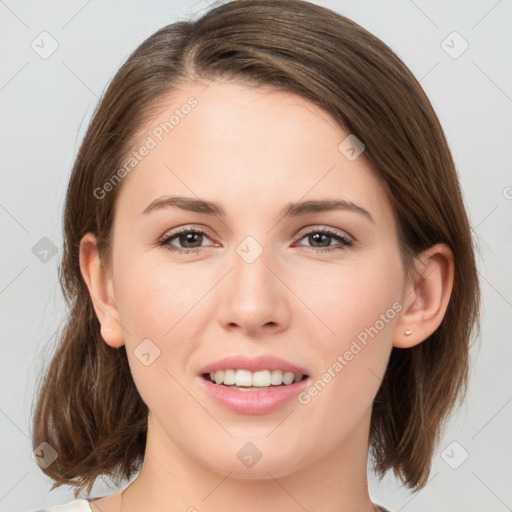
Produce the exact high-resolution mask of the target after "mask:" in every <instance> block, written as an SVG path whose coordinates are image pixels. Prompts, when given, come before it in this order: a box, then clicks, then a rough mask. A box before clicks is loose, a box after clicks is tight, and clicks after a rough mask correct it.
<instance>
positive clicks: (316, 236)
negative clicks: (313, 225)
mask: <svg viewBox="0 0 512 512" xmlns="http://www.w3.org/2000/svg"><path fill="white" fill-rule="evenodd" d="M310 236H311V237H312V238H313V240H314V241H315V242H318V243H320V244H321V247H328V246H329V243H324V242H325V241H326V240H327V242H329V240H328V239H329V238H330V237H329V235H324V234H323V233H314V234H313V235H310ZM321 238H323V239H324V240H323V242H322V241H321V240H319V239H321Z"/></svg>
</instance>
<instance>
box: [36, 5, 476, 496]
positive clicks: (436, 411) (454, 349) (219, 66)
mask: <svg viewBox="0 0 512 512" xmlns="http://www.w3.org/2000/svg"><path fill="white" fill-rule="evenodd" d="M221 78H222V79H224V78H225V79H233V80H238V81H240V80H242V81H244V82H247V83H251V84H254V85H256V86H260V85H261V86H264V85H267V86H272V87H275V88H276V89H280V90H283V91H288V92H292V93H295V94H298V95H300V96H302V97H304V98H306V99H308V100H310V101H312V102H313V103H315V104H316V105H318V106H320V107H321V108H323V109H325V110H326V111H327V112H329V113H330V114H331V115H332V116H334V118H335V119H337V120H338V122H339V124H340V126H341V127H342V128H343V129H344V130H345V131H347V132H348V133H352V134H355V135H356V136H357V138H358V139H360V140H361V141H362V142H363V143H364V144H365V146H366V149H365V153H364V155H365V158H366V159H367V161H368V162H370V164H371V166H372V167H373V169H374V171H375V173H376V175H377V176H378V177H379V178H380V180H381V182H382V184H383V186H384V188H385V190H386V191H387V193H388V195H389V199H390V202H391V205H392V208H393V211H394V214H395V216H396V219H397V224H398V229H399V237H400V245H401V253H402V255H403V257H404V262H405V264H406V265H405V267H406V269H410V268H411V266H410V263H411V261H412V260H411V258H412V257H413V256H414V255H417V254H419V252H421V251H423V250H425V249H427V248H429V247H431V246H432V245H434V244H436V243H438V242H442V243H446V244H447V245H448V246H449V247H450V248H451V249H452V251H453V254H454V260H455V276H454V286H453V291H452V295H451V298H450V302H449V305H448V309H447V312H446V315H445V317H444V319H443V321H442V323H441V325H440V326H439V328H438V329H437V330H436V331H435V332H434V333H433V334H432V335H431V336H430V337H429V338H428V339H427V340H425V342H423V343H420V344H418V345H416V346H414V347H412V348H408V349H397V348H393V349H392V353H391V357H390V361H389V365H388V369H387V371H386V374H385V376H384V379H383V382H382V384H381V386H380V388H379V391H378V393H377V396H376V398H375V401H374V404H373V413H372V418H371V427H370V439H369V442H370V449H371V453H372V456H373V459H374V469H375V470H376V471H377V474H378V475H379V476H380V477H382V476H383V475H384V474H385V472H386V471H388V470H389V469H393V471H394V472H395V474H396V475H397V476H399V477H400V478H401V479H402V480H403V482H404V483H405V485H406V486H407V487H409V488H412V489H414V490H419V489H420V488H422V487H423V486H424V485H425V484H426V482H427V478H428V475H429V471H430V466H431V459H432V455H433V452H434V450H435V448H436V443H437V442H438V440H439V436H440V431H441V428H442V426H443V425H444V422H445V420H446V418H447V416H448V414H449V413H450V412H451V411H452V409H453V407H454V406H455V404H456V403H457V399H458V398H460V400H461V402H462V398H463V397H464V395H465V393H466V389H467V379H468V365H469V349H470V341H471V339H470V338H471V334H472V330H473V327H474V326H475V325H476V326H477V328H478V330H479V304H480V291H479V284H478V279H477V271H476V265H475V257H474V251H473V245H472V237H471V231H470V226H469V223H468V219H467V216H466V212H465V208H464V203H463V200H462V197H461V191H460V187H459V183H458V179H457V174H456V170H455V166H454V162H453V160H452V156H451V154H450V150H449V148H448V145H447V142H446V139H445V136H444V133H443V130H442V128H441V126H440V123H439V121H438V118H437V116H436V114H435V113H434V111H433V109H432V106H431V104H430V102H429V100H428V98H427V96H426V95H425V93H424V91H423V90H422V88H421V86H420V85H419V83H418V81H417V80H416V79H415V78H414V76H413V75H412V73H411V72H410V71H409V70H408V69H407V67H406V66H405V65H404V63H403V62H402V61H401V60H400V59H399V58H398V57H397V56H396V55H395V53H394V52H393V51H392V50H391V49H390V48H389V47H388V46H386V45H385V44H384V43H383V42H382V41H380V40H379V39H378V38H376V37H375V36H373V35H372V34H370V33H369V32H367V31H366V30H365V29H363V28H362V27H360V26H359V25H357V24H356V23H354V22H353V21H351V20H349V19H347V18H345V17H343V16H340V15H339V14H337V13H335V12H333V11H331V10H329V9H326V8H324V7H320V6H317V5H314V4H311V3H308V2H305V1H301V0H235V1H231V2H228V3H221V4H220V5H217V6H215V7H214V8H212V9H210V10H209V11H208V12H206V13H205V14H204V15H202V16H201V17H199V18H198V19H196V20H194V21H192V20H191V21H178V22H176V23H173V24H171V25H168V26H166V27H163V28H161V29H160V30H158V31H157V32H156V33H154V34H153V35H151V36H150V37H149V38H148V39H146V40H145V41H144V42H143V43H142V44H141V45H140V46H139V47H138V48H137V49H136V50H135V51H134V52H133V53H132V54H131V55H130V57H129V58H128V59H127V60H126V62H125V63H124V64H123V66H122V67H121V68H120V69H119V71H118V72H117V73H116V75H115V76H114V78H113V79H112V81H111V83H110V84H109V86H108V88H107V90H106V92H105V94H104V96H103V98H102V100H101V102H100V103H99V105H98V107H97V109H96V111H95V113H94V115H93V118H92V120H91V123H90V125H89V128H88V130H87V133H86V135H85V137H84V139H83V141H82V144H81V147H80V150H79V152H78V155H77V158H76V161H75V164H74V167H73V171H72V175H71V178H70V181H69V186H68V191H67V197H66V204H65V212H64V247H63V257H62V263H61V267H60V282H61V287H62V290H63V293H64V296H65V298H66V302H67V304H68V306H69V308H70V312H69V316H68V318H67V323H66V325H65V327H64V329H63V332H62V334H61V337H60V341H59V345H58V347H57V349H56V351H55V354H54V356H53V359H52V361H51V362H50V364H49V367H48V368H47V369H46V370H45V374H44V379H43V380H42V383H41V388H40V394H39V397H38V400H37V404H36V408H35V412H34V417H33V446H34V448H36V447H37V446H38V445H39V444H40V443H42V442H45V441H46V442H48V443H49V444H50V445H51V446H52V447H53V448H54V449H55V450H56V451H57V453H58V458H57V459H56V460H55V461H54V462H53V463H52V464H51V465H49V466H48V467H47V468H45V469H43V471H44V472H45V473H46V474H47V475H48V476H50V477H51V478H52V479H53V480H54V481H55V483H54V485H53V487H52V490H53V489H54V488H55V487H58V486H60V485H62V484H68V485H72V486H74V487H75V488H77V489H78V491H76V492H75V496H77V495H78V493H79V491H80V490H81V489H83V488H84V487H85V486H87V487H88V492H90V490H91V488H92V485H93V483H94V481H95V479H96V478H97V477H98V476H100V475H107V474H108V475H111V476H113V475H117V476H122V477H126V478H129V477H130V476H131V475H132V473H133V472H134V471H136V469H137V468H138V465H139V464H140V462H141V461H142V459H143V456H144V450H145V441H146V429H147V413H148V409H147V406H146V404H145V403H144V402H143V401H142V399H141V397H140V395H139V393H138V391H137V389H136V387H135V384H134V382H133V379H132V376H131V373H130V368H129V366H128V361H127V356H126V351H125V347H121V348H119V349H113V348H111V347H109V346H108V345H107V344H106V343H105V342H104V341H103V339H102V337H101V334H100V324H99V322H98V319H97V317H96V315H95V312H94V309H93V305H92V301H91V298H90V296H89V293H88V290H87V287H86V285H85V282H84V280H83V279H82V276H81V272H80V267H79V257H78V255H79V244H80V240H81V238H82V237H83V236H84V235H85V234H86V233H88V232H92V233H93V234H94V235H96V236H97V237H98V242H99V249H100V254H102V256H103V257H105V259H108V254H109V248H110V235H111V233H112V225H113V213H114V204H115V199H116V197H117V194H118V193H119V190H120V188H121V186H122V183H120V184H119V186H117V187H115V189H114V190H112V191H111V192H110V193H108V194H106V195H105V197H104V198H102V199H101V200H99V199H98V198H97V197H96V196H95V194H94V191H95V190H97V189H98V187H102V185H103V184H104V183H105V182H106V181H107V180H109V178H111V176H112V175H113V174H114V173H115V172H116V170H118V169H119V167H120V166H121V163H122V162H123V160H124V158H125V156H126V155H127V154H128V152H129V150H130V148H131V145H132V144H133V142H134V140H136V137H137V134H138V131H139V130H140V129H141V126H143V124H144V122H145V120H146V119H148V116H149V115H150V114H151V113H152V112H154V109H155V108H157V107H158V102H159V100H162V99H163V98H164V97H165V96H166V95H167V94H168V93H169V92H171V91H172V90H174V89H176V88H177V87H178V86H179V85H180V84H186V83H187V82H189V81H191V80H196V79H202V80H205V81H208V80H214V79H221Z"/></svg>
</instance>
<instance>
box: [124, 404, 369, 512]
mask: <svg viewBox="0 0 512 512" xmlns="http://www.w3.org/2000/svg"><path fill="white" fill-rule="evenodd" d="M369 418H370V415H369V414H367V415H365V417H364V418H363V420H364V427H362V428H361V426H360V427H358V428H357V429H354V430H355V431H354V433H353V434H352V435H351V436H350V438H349V439H345V440H344V442H343V444H342V445H340V446H338V447H336V449H335V450H333V451H331V452H329V453H328V454H327V455H326V456H325V457H323V458H320V459H316V460H315V462H314V463H312V464H309V465H307V466H304V467H302V469H300V470H298V471H292V472H289V473H288V472H286V471H285V472H284V473H285V475H284V476H279V477H277V478H276V477H275V476H273V475H272V474H271V473H270V472H269V471H264V473H265V475H266V476H262V477H261V478H260V479H243V478H233V477H232V476H230V474H231V473H232V472H231V471H227V472H226V473H224V474H222V473H219V472H217V471H215V470H213V469H211V468H208V467H205V466H204V465H202V464H200V463H199V462H198V461H196V460H193V459H192V458H190V457H189V456H187V454H186V453H184V452H183V451H182V450H181V449H180V448H179V446H178V445H177V444H175V443H174V442H172V440H171V439H169V437H168V436H167V435H165V433H164V432H163V430H162V429H161V427H160V425H159V424H158V423H157V421H156V420H155V418H154V417H152V416H151V414H150V416H149V418H148V437H147V443H146V452H145V457H144V463H143V465H142V468H141V471H140V473H139V475H138V476H137V478H136V479H135V480H134V481H133V482H132V483H131V484H130V485H129V486H128V487H127V488H126V489H125V490H124V491H123V493H122V494H121V498H122V506H121V512H132V511H135V510H144V511H145V512H157V511H158V512H161V511H162V510H169V511H174V510H182V511H187V512H221V511H222V512H234V511H238V510H244V509H247V507H248V504H250V506H251V509H252V510H265V511H266V512H278V511H279V512H281V511H282V510H292V509H293V510H295V509H296V510H314V511H315V512H345V511H346V512H348V511H354V510H357V511H361V512H374V510H376V509H375V507H374V506H373V504H372V502H371V500H370V497H369V494H368V484H367V466H366V462H367V453H368V433H369ZM162 446H165V450H164V449H162ZM262 460H263V459H262ZM260 469H261V468H260Z"/></svg>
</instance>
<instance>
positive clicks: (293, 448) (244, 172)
mask: <svg viewBox="0 0 512 512" xmlns="http://www.w3.org/2000/svg"><path fill="white" fill-rule="evenodd" d="M64 231H65V246H64V255H63V260H62V266H61V282H62V287H63V291H64V294H65V296H66V299H67V301H68V303H69V305H70V313H69V318H68V322H67V325H66V327H65V329H64V330H63V333H62V339H61V343H60V345H59V347H58V349H57V351H56V353H55V356H54V359H53V361H52V362H51V364H50V366H49V368H48V371H47V372H46V375H45V378H44V381H43V383H42V386H41V392H40V396H39V398H38V402H37V407H36V410H35V414H34V423H33V443H34V449H36V448H37V447H40V446H41V445H42V444H43V443H46V444H45V445H43V447H45V448H46V449H47V452H49V449H48V447H50V448H51V450H53V452H52V453H54V454H56V455H57V456H56V457H55V455H54V457H53V459H54V460H52V461H51V463H49V464H43V465H42V466H41V467H42V469H43V471H44V472H45V473H46V474H47V475H48V476H50V477H51V478H52V479H53V480H54V481H55V484H54V486H53V487H52V488H55V487H57V486H59V485H62V484H67V485H72V486H74V487H75V489H76V492H75V498H76V497H77V496H78V494H79V492H80V491H81V490H82V489H83V488H85V487H87V489H88V492H89V493H90V490H91V488H92V485H93V483H94V481H95V479H96V478H97V477H98V476H100V475H106V474H108V475H111V476H112V477H118V478H119V479H121V478H123V477H125V478H129V477H131V476H132V475H133V474H134V473H135V472H136V471H137V470H139V471H140V472H139V474H138V476H137V478H135V480H133V481H132V482H131V483H130V485H128V486H127V487H125V488H124V489H123V490H120V491H118V492H116V493H114V494H111V495H107V496H101V497H98V498H95V499H92V498H91V497H88V498H87V499H76V500H74V501H73V502H70V503H68V504H65V505H64V506H62V508H55V510H63V511H71V510H84V511H91V510H92V511H94V512H98V511H102V512H110V511H116V512H117V511H122V512H129V511H132V510H133V511H134V510H144V511H146V512H152V511H161V510H172V511H174V510H188V511H195V510H199V511H201V512H203V511H217V510H223V511H230V510H240V509H244V510H253V511H260V510H261V511H263V510H265V511H273V510H276V511H277V510H280V511H281V510H304V509H305V510H314V511H315V512H322V511H328V510H329V511H330V510H339V511H348V510H358V511H368V512H370V511H373V510H381V511H383V510H384V511H385V510H386V509H385V508H384V507H382V506H379V505H376V504H374V503H372V501H371V499H370V497H369V494H368V486H367V474H366V471H367V457H368V455H370V456H371V458H372V461H373V467H374V470H375V471H376V472H377V474H378V475H379V476H383V475H384V474H385V473H386V472H387V471H388V470H393V471H394V473H395V474H396V475H397V476H399V477H400V478H401V479H402V480H403V482H404V484H405V485H406V486H407V487H409V488H411V489H412V490H413V491H417V490H419V489H421V488H422V487H423V486H424V485H425V484H426V482H427V479H428V475H429V470H430V463H431V458H432V455H433V452H434V450H435V447H436V441H437V439H438V437H439V434H440V431H441V427H442V424H443V421H444V420H445V419H446V418H447V417H448V415H449V413H450V412H451V411H452V409H453V407H454V405H455V404H456V403H457V399H460V398H462V397H463V395H464V392H465V389H466V383H467V376H468V353H469V343H470V337H471V334H472V328H473V326H474V325H477V324H478V308H479V287H478V281H477V274H476V266H475V258H474V253H473V248H472V239H471V235H470V228H469V223H468V219H467V215H466V212H465V209H464V204H463V200H462V197H461V192H460V187H459V183H458V179H457V174H456V171H455V167H454V163H453V160H452V157H451V154H450V151H449V148H448V146H447V143H446V140H445V137H444V134H443V131H442V128H441V126H440V124H439V121H438V119H437V117H436V115H435V113H434V111H433V110H432V107H431V105H430V102H429V100H428V99H427V97H426V95H425V94H424V92H423V90H422V89H421V87H420V85H419V84H418V82H417V81H416V79H415V78H414V77H413V75H412V74H411V73H410V71H409V70H408V69H407V68H406V66H405V65H404V64H403V63H402V62H401V61H400V59H399V58H398V57H397V56H396V55H395V54H394V53H393V52H392V51H391V50H390V49H389V48H388V47H387V46H386V45H385V44H384V43H383V42H381V41H380V40H378V39H377V38H376V37H374V36H373V35H371V34H370V33H368V32H367V31H366V30H364V29H363V28H361V27H360V26H358V25H357V24H355V23H354V22H352V21H350V20H348V19H347V18H344V17H342V16H340V15H338V14H336V13H334V12H332V11H330V10H328V9H326V8H323V7H319V6H316V5H313V4H310V3H308V2H303V1H299V0H292V1H288V0H277V1H274V0H272V1H266V0H235V1H232V2H229V3H225V4H224V5H219V6H217V7H215V8H212V9H211V10H210V11H209V12H207V13H206V14H204V15H203V16H201V17H200V18H199V19H198V20H196V21H180V22H177V23H174V24H171V25H168V26H166V27H164V28H162V29H160V30H159V31H158V32H156V33H155V34H153V35H152V36H151V37H149V38H148V39H147V40H146V41H144V42H143V43H142V44H141V45H140V47H139V48H137V49H136V50H135V52H134V53H133V54H132V55H131V56H130V57H129V58H128V60H127V61H126V63H125V64H124V65H123V66H122V67H121V69H120V70H119V71H118V73H117V74H116V76H115V77H114V79H113V80H112V82H111V84H110V85H109V87H108V90H107V92H106V93H105V96H104V98H103V99H102V100H101V103H100V104H99V106H98V109H97V111H96V112H95V115H94V116H93V119H92V121H91V123H90V126H89V129H88V131H87V133H86V135H85V138H84V140H83V142H82V145H81V148H80V151H79V154H78V156H77V159H76V162H75V165H74V168H73V172H72V176H71V179H70V182H69V187H68V194H67V199H66V206H65V214H64ZM47 452H45V451H44V450H43V451H42V453H43V454H46V453H47ZM43 466H45V467H43Z"/></svg>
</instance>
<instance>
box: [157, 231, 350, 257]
mask: <svg viewBox="0 0 512 512" xmlns="http://www.w3.org/2000/svg"><path fill="white" fill-rule="evenodd" d="M183 233H194V234H197V235H206V236H207V237H208V233H207V232H206V231H203V230H201V229H196V228H194V229H193V228H187V227H185V228H183V229H180V230H178V231H175V232H174V233H171V234H170V235H167V234H166V235H164V236H163V237H162V238H160V240H159V241H158V246H159V247H162V246H166V247H165V248H166V249H167V250H169V251H172V252H175V253H178V254H181V253H187V254H195V253H197V252H199V251H200V250H201V249H202V248H203V247H196V248H193V249H182V248H180V247H176V246H173V245H171V244H170V242H171V240H173V239H174V238H176V237H177V236H178V235H181V234H183ZM317 233H320V234H322V235H327V236H329V237H331V238H334V239H335V240H337V241H338V242H339V243H340V244H341V247H324V248H318V247H310V246H307V245H301V247H309V249H311V250H313V251H314V252H320V253H326V252H332V251H342V250H344V249H345V248H346V247H350V246H352V245H354V242H353V240H351V239H350V238H348V237H346V236H344V235H341V234H340V233H337V232H336V231H333V230H331V229H328V228H322V229H311V230H309V231H307V232H305V233H303V234H302V236H301V237H300V238H299V241H300V240H302V239H303V238H305V237H306V236H308V235H311V234H317ZM208 238H209V237H208Z"/></svg>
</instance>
